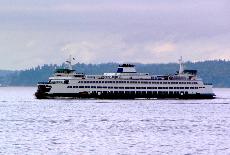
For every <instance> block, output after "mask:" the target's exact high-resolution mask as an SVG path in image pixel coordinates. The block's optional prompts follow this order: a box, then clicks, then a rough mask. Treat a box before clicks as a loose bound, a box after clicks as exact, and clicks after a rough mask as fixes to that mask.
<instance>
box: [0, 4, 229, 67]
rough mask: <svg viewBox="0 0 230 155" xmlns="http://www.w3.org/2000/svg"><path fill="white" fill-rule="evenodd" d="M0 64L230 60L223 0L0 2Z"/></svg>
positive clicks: (226, 12)
mask: <svg viewBox="0 0 230 155" xmlns="http://www.w3.org/2000/svg"><path fill="white" fill-rule="evenodd" d="M0 54H1V57H0V69H11V70H14V69H25V68H31V67H33V66H37V65H42V64H45V63H46V64H50V63H59V64H60V63H62V62H63V61H65V59H66V58H67V57H68V55H69V54H72V55H73V56H74V57H75V58H76V62H84V63H104V62H120V63H122V62H140V63H168V62H176V61H177V60H178V58H179V57H180V56H183V58H184V60H186V61H188V60H190V61H200V60H210V59H228V60H229V59H230V1H229V0H20V1H19V0H0Z"/></svg>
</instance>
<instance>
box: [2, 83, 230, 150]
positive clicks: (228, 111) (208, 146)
mask: <svg viewBox="0 0 230 155" xmlns="http://www.w3.org/2000/svg"><path fill="white" fill-rule="evenodd" d="M34 91H35V88H25V87H21V88H19V87H10V88H0V94H1V96H0V154H154V155H157V154H170V155H171V154H176V155H178V154H182V155H185V154H186V155H190V154H191V155H192V154H220V155H222V154H230V149H229V148H230V138H229V137H230V89H215V93H216V94H217V98H216V99H213V100H92V99H91V100H36V99H35V98H34V97H33V93H34Z"/></svg>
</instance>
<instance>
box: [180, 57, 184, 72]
mask: <svg viewBox="0 0 230 155" xmlns="http://www.w3.org/2000/svg"><path fill="white" fill-rule="evenodd" d="M179 64H180V69H179V74H183V72H184V62H183V60H182V56H181V57H180V59H179Z"/></svg>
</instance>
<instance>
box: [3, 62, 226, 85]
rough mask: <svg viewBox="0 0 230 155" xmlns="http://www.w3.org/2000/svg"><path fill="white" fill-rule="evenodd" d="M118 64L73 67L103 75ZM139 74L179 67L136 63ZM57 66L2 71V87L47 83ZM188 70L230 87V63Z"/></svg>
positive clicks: (168, 71)
mask: <svg viewBox="0 0 230 155" xmlns="http://www.w3.org/2000/svg"><path fill="white" fill-rule="evenodd" d="M118 65H119V64H118V63H103V64H82V63H78V64H75V65H74V66H73V68H74V69H76V70H77V72H81V73H85V74H103V73H105V72H115V71H116V68H117V66H118ZM135 65H136V69H137V71H138V72H147V73H151V74H157V75H159V74H174V73H175V72H176V71H177V70H178V68H179V65H178V64H176V63H168V64H139V63H136V64H135ZM63 66H64V64H62V65H56V64H49V65H47V64H45V65H42V66H37V67H35V68H30V69H26V70H21V71H5V70H4V71H0V84H1V85H2V86H36V83H37V82H39V81H47V79H48V77H49V76H51V75H52V74H53V72H54V70H55V69H56V68H61V67H63ZM185 66H186V69H196V70H198V75H199V77H201V78H202V79H203V80H204V81H205V82H209V83H213V85H214V87H230V61H224V60H213V61H203V62H195V63H192V62H186V63H185Z"/></svg>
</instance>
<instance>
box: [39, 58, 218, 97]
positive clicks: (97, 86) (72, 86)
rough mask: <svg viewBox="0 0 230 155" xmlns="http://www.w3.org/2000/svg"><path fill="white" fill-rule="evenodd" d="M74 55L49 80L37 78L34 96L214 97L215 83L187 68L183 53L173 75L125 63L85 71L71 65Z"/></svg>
mask: <svg viewBox="0 0 230 155" xmlns="http://www.w3.org/2000/svg"><path fill="white" fill-rule="evenodd" d="M71 60H72V58H71V57H70V58H69V60H68V61H66V62H67V64H68V67H67V68H60V69H56V71H55V72H54V74H53V76H52V77H50V78H49V81H48V82H38V84H37V87H38V89H37V91H36V93H35V96H36V98H37V99H48V98H100V99H138V98H146V99H158V98H176V99H212V98H214V97H215V94H214V93H213V90H212V84H208V83H204V82H203V81H202V79H201V78H199V77H198V76H197V70H185V69H184V64H183V61H182V57H181V58H180V59H179V66H180V67H179V71H178V72H177V73H176V74H172V75H150V74H149V73H138V72H137V71H136V69H135V65H132V64H122V65H119V66H118V68H117V72H115V73H104V74H103V75H85V74H84V73H78V72H76V71H75V70H73V69H72V65H71Z"/></svg>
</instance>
